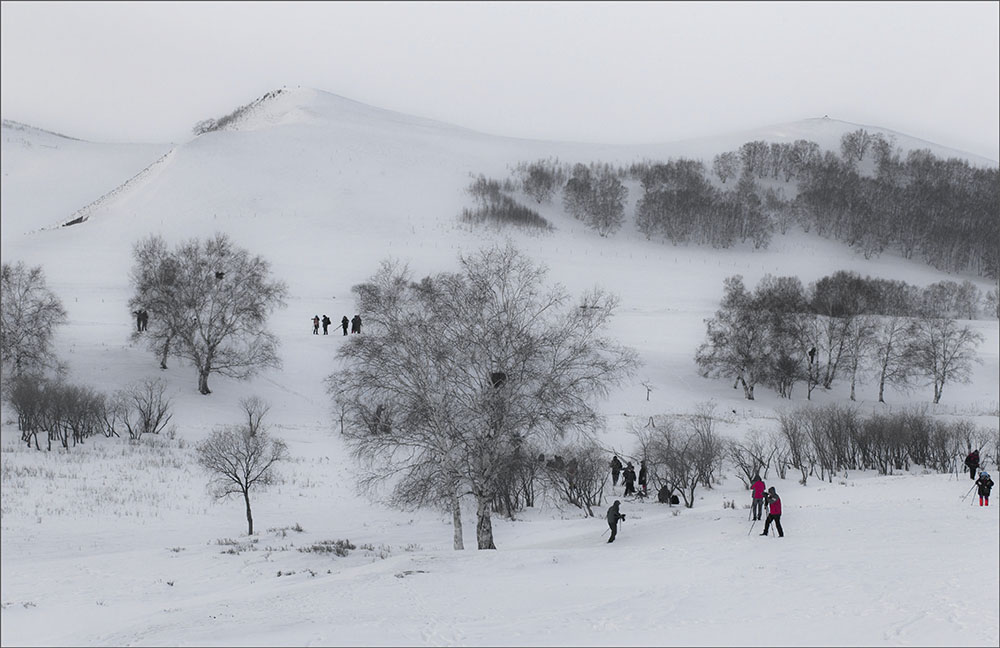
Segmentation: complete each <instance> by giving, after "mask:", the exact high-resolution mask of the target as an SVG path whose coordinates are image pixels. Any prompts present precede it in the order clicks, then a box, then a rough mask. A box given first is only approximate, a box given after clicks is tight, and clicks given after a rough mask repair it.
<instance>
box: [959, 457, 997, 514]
mask: <svg viewBox="0 0 1000 648" xmlns="http://www.w3.org/2000/svg"><path fill="white" fill-rule="evenodd" d="M965 467H966V468H968V469H969V478H970V479H975V480H976V483H975V484H974V488H977V489H978V492H979V505H980V506H989V505H990V491H991V490H993V480H992V479H990V474H989V473H988V472H986V471H985V470H984V471H982V472H979V479H976V473H977V472H978V471H979V450H972V451H971V452H969V454H967V455H966V456H965Z"/></svg>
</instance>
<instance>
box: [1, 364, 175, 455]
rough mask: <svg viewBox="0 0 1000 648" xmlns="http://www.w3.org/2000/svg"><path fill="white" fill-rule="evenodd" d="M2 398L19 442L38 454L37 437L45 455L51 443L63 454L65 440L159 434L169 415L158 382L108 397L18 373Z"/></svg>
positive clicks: (55, 381)
mask: <svg viewBox="0 0 1000 648" xmlns="http://www.w3.org/2000/svg"><path fill="white" fill-rule="evenodd" d="M7 398H8V401H9V402H10V404H11V406H12V407H13V408H14V411H16V412H17V427H18V430H20V431H21V440H22V441H24V442H25V443H26V444H27V445H28V446H29V447H30V446H31V445H32V444H34V446H35V448H36V449H39V450H40V449H41V447H40V445H39V442H38V435H39V434H43V435H44V437H45V438H46V441H47V449H48V450H52V442H53V441H56V442H58V443H60V444H61V445H62V446H63V447H64V448H66V449H67V450H68V449H69V448H70V441H72V444H73V446H75V445H76V444H77V443H83V441H84V440H85V439H87V438H89V437H92V436H94V435H97V434H100V435H103V436H105V437H112V436H117V437H120V436H121V434H120V432H126V433H127V435H128V438H129V439H130V440H133V441H135V440H138V439H140V438H141V437H142V435H143V434H159V433H160V432H161V431H163V430H164V429H165V428H166V426H167V424H168V423H169V422H170V418H171V417H172V416H173V414H172V413H171V411H170V410H171V402H170V399H169V398H167V397H166V395H165V385H164V383H163V382H162V381H160V380H146V381H144V382H143V383H141V384H139V385H133V386H131V387H128V388H126V389H123V390H120V391H118V392H115V393H114V394H113V395H111V396H110V397H109V396H106V395H105V394H102V393H100V392H98V391H96V390H94V389H91V388H90V387H84V386H80V385H72V384H69V383H66V382H64V381H63V380H58V379H49V378H44V377H41V376H37V375H30V374H23V375H21V376H18V377H16V378H14V380H13V381H12V384H11V385H10V386H9V387H8V392H7Z"/></svg>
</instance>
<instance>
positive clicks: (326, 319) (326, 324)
mask: <svg viewBox="0 0 1000 648" xmlns="http://www.w3.org/2000/svg"><path fill="white" fill-rule="evenodd" d="M330 322H331V320H330V318H329V317H327V316H326V315H324V316H323V335H327V329H328V328H330Z"/></svg>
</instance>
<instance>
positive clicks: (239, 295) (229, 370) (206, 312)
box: [129, 234, 287, 394]
mask: <svg viewBox="0 0 1000 648" xmlns="http://www.w3.org/2000/svg"><path fill="white" fill-rule="evenodd" d="M134 258H135V265H134V266H133V269H132V283H133V287H134V289H135V293H134V295H133V297H132V299H130V301H129V303H130V304H131V305H133V306H138V307H143V308H147V309H149V310H150V320H149V326H148V330H147V331H144V332H142V333H140V334H139V336H140V337H141V336H145V335H148V337H147V338H145V339H146V340H147V344H148V345H149V346H150V349H151V350H153V351H154V352H155V353H156V354H157V355H158V356H159V357H160V361H161V365H160V366H161V367H165V366H166V365H165V361H166V357H167V355H173V356H177V357H181V358H185V359H187V360H189V361H190V362H191V363H192V364H193V365H194V366H195V368H196V369H197V371H198V391H200V392H201V393H202V394H209V393H211V390H210V389H209V388H208V377H209V376H210V375H212V374H213V373H216V374H221V375H223V376H229V377H231V378H237V379H246V378H249V377H250V376H252V375H253V374H255V373H256V372H257V371H259V370H260V369H263V368H265V367H278V366H280V364H281V363H280V359H279V358H278V354H277V347H278V339H277V337H276V336H274V334H272V333H271V332H270V331H268V330H267V328H266V324H267V318H268V316H269V315H270V314H271V312H272V311H274V309H276V308H278V307H279V306H284V304H285V301H284V299H285V295H286V294H287V288H286V287H285V284H284V283H283V282H281V281H278V280H275V279H272V278H271V269H270V265H269V264H268V262H267V261H265V260H264V259H263V258H262V257H260V256H257V255H253V254H251V253H250V252H249V251H247V250H245V249H243V248H240V247H237V246H236V245H234V244H233V242H232V241H231V240H230V239H229V237H228V236H226V235H224V234H216V235H215V236H214V237H212V238H210V239H208V240H206V241H199V240H197V239H192V240H190V241H188V242H186V243H183V244H181V245H180V246H178V248H177V249H176V250H173V251H171V250H168V249H167V247H166V244H165V243H164V242H163V240H162V239H161V238H159V237H151V238H149V239H146V240H145V241H141V242H140V243H139V244H138V245H137V246H136V248H135V251H134Z"/></svg>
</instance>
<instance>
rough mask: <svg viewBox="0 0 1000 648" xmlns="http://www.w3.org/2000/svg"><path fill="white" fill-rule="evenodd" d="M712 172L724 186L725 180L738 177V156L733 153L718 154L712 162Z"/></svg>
mask: <svg viewBox="0 0 1000 648" xmlns="http://www.w3.org/2000/svg"><path fill="white" fill-rule="evenodd" d="M712 171H715V175H717V176H718V177H719V180H720V181H721V182H722V184H726V180H729V179H730V178H735V177H737V176H738V175H740V156H739V155H738V154H737V153H736V152H735V151H726V152H725V153H719V154H718V155H716V156H715V158H714V159H713V160H712Z"/></svg>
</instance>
